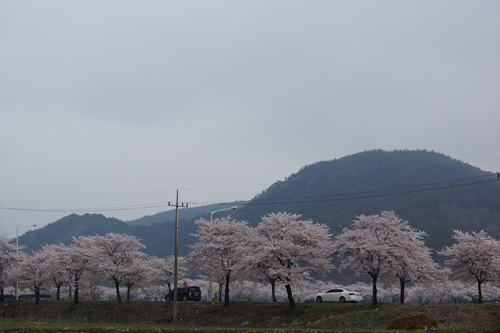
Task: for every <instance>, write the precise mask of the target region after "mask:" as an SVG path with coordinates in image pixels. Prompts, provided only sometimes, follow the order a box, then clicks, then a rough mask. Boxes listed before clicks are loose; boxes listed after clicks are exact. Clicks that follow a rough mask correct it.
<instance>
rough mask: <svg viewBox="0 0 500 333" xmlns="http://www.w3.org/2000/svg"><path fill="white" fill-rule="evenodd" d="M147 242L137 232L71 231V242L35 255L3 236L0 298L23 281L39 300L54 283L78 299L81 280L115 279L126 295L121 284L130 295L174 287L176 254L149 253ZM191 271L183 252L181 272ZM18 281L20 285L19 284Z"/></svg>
mask: <svg viewBox="0 0 500 333" xmlns="http://www.w3.org/2000/svg"><path fill="white" fill-rule="evenodd" d="M144 247H145V246H144V245H143V244H141V243H140V241H139V240H138V239H137V238H135V237H134V236H128V235H124V234H113V233H110V234H107V235H106V236H81V237H78V238H76V237H73V242H72V243H71V244H70V245H69V246H66V245H63V244H60V245H55V244H49V245H44V246H43V247H42V249H41V250H40V251H37V252H34V253H32V254H31V255H28V254H25V253H23V252H20V253H19V254H16V251H15V249H16V247H15V246H14V245H12V244H10V243H9V242H8V241H7V240H5V239H0V299H1V300H2V301H3V299H4V290H5V287H6V286H9V285H12V284H17V283H18V284H20V286H21V287H29V288H30V289H31V290H32V291H33V292H34V294H35V299H36V302H38V301H39V299H40V292H41V291H42V290H44V289H47V287H48V286H51V285H54V286H55V287H56V289H57V291H56V299H59V297H60V296H59V295H60V289H61V287H62V286H63V285H67V286H70V287H72V289H73V291H72V292H73V295H74V296H73V300H74V303H75V304H77V303H78V302H79V291H80V284H81V281H82V280H83V281H84V283H85V285H86V286H88V285H89V284H94V285H95V284H99V283H103V282H111V283H112V284H114V286H115V290H116V298H117V300H118V302H121V301H122V297H121V293H120V285H122V286H125V287H126V288H127V300H129V299H130V292H131V290H132V288H134V287H136V286H140V287H143V286H146V285H147V284H150V283H152V284H158V283H162V284H166V285H167V286H168V288H169V290H170V287H171V284H172V280H173V265H174V258H173V256H169V257H167V258H158V257H153V256H147V255H146V254H145V253H144V252H142V249H143V248H144ZM186 271H187V268H186V264H185V260H184V258H180V265H179V273H180V275H181V276H182V275H183V274H185V272H186ZM20 286H16V288H18V287H20Z"/></svg>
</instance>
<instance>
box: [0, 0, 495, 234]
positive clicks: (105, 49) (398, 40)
mask: <svg viewBox="0 0 500 333" xmlns="http://www.w3.org/2000/svg"><path fill="white" fill-rule="evenodd" d="M499 17H500V2H499V1H497V0H493V1H481V0H478V1H459V0H451V1H439V0H437V1H435V0H433V1H291V0H286V1H254V0H252V1H236V0H228V1H163V0H162V1H153V0H148V1H139V0H138V1H123V0H120V1H117V0H116V1H101V0H99V1H89V0H86V1H76V0H75V1H65V0H60V1H42V0H33V1H23V0H15V1H14V0H12V1H8V0H0V171H1V172H0V207H2V208H1V209H0V219H1V221H0V225H1V229H2V230H3V231H4V232H9V233H10V235H11V236H15V230H16V228H20V229H19V232H20V233H24V232H26V231H27V230H28V228H27V227H26V226H27V225H29V224H33V223H37V224H38V225H39V226H40V227H41V226H43V225H45V224H47V223H49V222H52V221H55V220H56V219H58V218H61V217H63V216H66V215H68V214H70V213H71V212H76V213H85V212H101V213H103V214H104V215H106V216H113V217H117V218H120V219H124V220H129V219H133V218H138V217H141V216H144V215H147V214H154V213H156V212H158V211H164V210H167V209H170V208H169V207H167V206H166V205H165V202H167V201H172V202H174V201H175V190H176V189H180V201H181V202H188V203H190V204H192V205H200V204H209V203H217V202H222V201H232V200H247V199H250V198H252V197H253V196H254V195H255V194H257V193H259V192H260V191H262V190H263V189H265V188H266V187H268V186H269V185H271V184H272V183H274V182H275V181H276V180H282V179H284V178H285V177H287V176H289V175H290V174H291V173H294V172H296V171H297V170H298V169H300V168H301V167H302V166H304V165H307V164H311V163H314V162H317V161H320V160H330V159H335V158H340V157H343V156H345V155H349V154H354V153H357V152H360V151H364V150H369V149H378V148H380V149H385V150H393V149H427V150H433V151H437V152H441V153H444V154H446V155H449V156H451V157H453V158H457V159H459V160H462V161H464V162H467V163H470V164H473V165H475V166H478V167H480V168H482V169H484V170H489V171H493V172H497V171H499V169H500V167H499V163H500V152H499V151H500V149H499V146H498V144H499V142H500V131H499V130H498V127H499V120H500V112H499V105H500V103H499V102H500V93H499V92H500V19H499ZM144 206H154V207H151V208H148V209H145V208H143V207H144ZM117 207H121V208H123V210H109V209H110V208H117ZM121 208H120V209H121ZM132 208H133V209H132Z"/></svg>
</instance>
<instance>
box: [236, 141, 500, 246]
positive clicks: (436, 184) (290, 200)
mask: <svg viewBox="0 0 500 333" xmlns="http://www.w3.org/2000/svg"><path fill="white" fill-rule="evenodd" d="M499 199H500V181H498V180H497V179H496V175H495V174H493V173H491V172H485V171H482V170H480V169H478V168H476V167H473V166H471V165H469V164H466V163H463V162H460V161H458V160H455V159H452V158H450V157H448V156H445V155H443V154H440V153H435V152H429V151H425V150H412V151H410V150H398V151H391V152H387V151H382V150H372V151H365V152H362V153H358V154H354V155H350V156H346V157H343V158H340V159H336V160H331V161H322V162H317V163H314V164H311V165H308V166H305V167H303V168H302V169H300V170H299V171H298V172H297V173H294V174H292V175H291V176H289V177H288V178H286V179H285V180H284V181H278V182H276V183H274V184H273V185H272V186H270V187H269V188H267V189H266V190H265V191H263V192H262V193H260V194H259V195H257V196H256V197H255V198H254V199H252V200H251V201H250V202H249V203H248V204H247V205H246V206H244V207H243V208H242V209H238V211H236V212H235V213H234V217H235V218H239V219H244V220H247V221H250V222H252V223H253V224H256V223H257V222H258V221H260V217H261V216H263V215H265V214H268V213H270V212H277V211H286V212H290V213H298V214H302V215H303V218H306V219H312V220H313V221H315V222H321V223H326V224H327V225H328V226H330V228H331V231H332V232H333V233H334V234H335V233H338V232H340V231H341V228H342V227H344V226H348V225H349V224H351V222H352V220H353V219H354V218H355V217H356V216H358V215H361V214H365V215H367V214H378V213H380V212H381V211H382V210H394V211H396V213H397V214H398V215H399V216H400V217H401V218H403V219H407V220H409V222H410V224H411V225H412V226H414V227H416V228H418V229H420V230H424V231H426V232H427V233H428V234H429V237H427V243H428V244H429V245H430V246H431V247H433V248H435V249H441V247H442V246H443V245H444V244H449V243H450V242H451V239H450V237H451V234H452V230H453V229H462V230H480V229H484V230H486V231H488V232H489V233H490V234H492V235H494V236H495V237H499V236H500V206H499V205H498V200H499Z"/></svg>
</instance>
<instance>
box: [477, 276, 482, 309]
mask: <svg viewBox="0 0 500 333" xmlns="http://www.w3.org/2000/svg"><path fill="white" fill-rule="evenodd" d="M481 284H482V282H479V281H477V293H478V295H479V304H483V291H482V290H481Z"/></svg>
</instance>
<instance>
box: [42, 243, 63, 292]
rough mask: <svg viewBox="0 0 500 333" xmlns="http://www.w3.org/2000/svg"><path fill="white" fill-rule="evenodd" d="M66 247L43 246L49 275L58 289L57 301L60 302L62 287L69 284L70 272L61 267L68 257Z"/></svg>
mask: <svg viewBox="0 0 500 333" xmlns="http://www.w3.org/2000/svg"><path fill="white" fill-rule="evenodd" d="M65 250H66V247H65V246H64V245H62V244H61V245H55V244H47V245H44V246H42V251H43V253H45V255H46V260H47V263H48V264H47V273H48V274H49V275H50V276H51V279H52V281H53V282H54V285H55V287H56V300H60V295H61V287H62V286H63V284H65V283H68V282H69V275H68V272H67V271H66V270H65V269H64V267H63V266H62V265H61V263H62V262H64V256H65V255H66V252H65Z"/></svg>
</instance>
